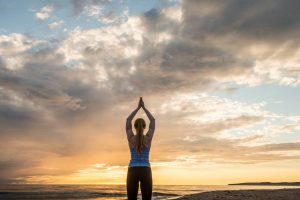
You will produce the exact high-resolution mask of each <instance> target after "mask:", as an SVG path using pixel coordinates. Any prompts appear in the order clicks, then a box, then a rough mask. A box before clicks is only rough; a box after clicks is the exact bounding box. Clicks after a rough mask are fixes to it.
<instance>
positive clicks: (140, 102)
mask: <svg viewBox="0 0 300 200" xmlns="http://www.w3.org/2000/svg"><path fill="white" fill-rule="evenodd" d="M144 106H145V105H144V101H143V98H142V97H140V101H139V106H138V108H144Z"/></svg>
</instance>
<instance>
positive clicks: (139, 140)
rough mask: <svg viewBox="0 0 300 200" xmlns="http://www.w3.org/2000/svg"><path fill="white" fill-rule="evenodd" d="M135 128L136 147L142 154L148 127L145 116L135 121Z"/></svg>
mask: <svg viewBox="0 0 300 200" xmlns="http://www.w3.org/2000/svg"><path fill="white" fill-rule="evenodd" d="M134 128H135V130H136V138H135V144H134V148H135V150H136V152H137V153H138V154H141V152H142V149H143V147H144V146H145V144H144V134H143V132H144V129H145V128H146V123H145V120H144V119H143V118H137V119H136V120H135V122H134Z"/></svg>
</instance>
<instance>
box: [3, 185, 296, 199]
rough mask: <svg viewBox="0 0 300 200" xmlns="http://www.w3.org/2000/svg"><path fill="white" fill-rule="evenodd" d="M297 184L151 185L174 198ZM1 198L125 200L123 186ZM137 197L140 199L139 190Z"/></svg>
mask: <svg viewBox="0 0 300 200" xmlns="http://www.w3.org/2000/svg"><path fill="white" fill-rule="evenodd" d="M280 188H300V187H296V186H244V185H154V186H153V197H152V199H153V200H163V199H174V198H177V197H180V196H182V195H186V194H192V193H199V192H205V191H214V190H238V189H280ZM0 199H44V200H48V199H51V200H54V199H96V200H104V199H107V200H125V199H127V198H126V185H38V184H36V185H29V184H28V185H19V184H12V185H0ZM138 199H141V192H140V190H139V194H138Z"/></svg>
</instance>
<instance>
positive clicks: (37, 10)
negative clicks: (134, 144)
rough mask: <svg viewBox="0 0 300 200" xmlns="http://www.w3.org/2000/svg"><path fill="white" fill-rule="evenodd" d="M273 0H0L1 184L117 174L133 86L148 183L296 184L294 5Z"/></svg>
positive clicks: (123, 167) (299, 82)
mask: <svg viewBox="0 0 300 200" xmlns="http://www.w3.org/2000/svg"><path fill="white" fill-rule="evenodd" d="M276 2H277V3H274V4H272V1H263V2H262V1H251V3H247V4H246V3H245V2H244V1H236V0H230V1H226V2H225V1H224V2H222V3H217V1H211V0H182V1H180V0H154V1H152V0H151V1H149V0H141V1H135V2H134V1H126V0H116V1H97V0H96V1H94V0H86V1H78V0H68V1H59V0H52V1H50V0H43V1H37V0H29V1H16V0H11V1H3V0H0V16H1V17H0V24H1V26H0V128H1V132H0V149H1V151H0V183H41V184H125V182H126V174H127V167H128V163H129V160H130V152H129V149H128V142H127V138H126V133H125V121H126V118H127V117H128V115H129V114H130V113H131V112H132V110H134V109H135V108H136V107H137V105H138V101H139V98H140V97H143V99H144V102H145V106H146V107H147V108H148V109H149V110H150V111H151V113H153V116H154V117H155V121H156V130H155V134H154V137H153V141H152V147H151V153H150V163H151V167H152V173H153V184H154V185H159V184H163V185H167V184H168V185H170V184H175V185H198V184H199V185H223V184H228V183H237V182H259V181H270V182H283V181H300V170H299V169H300V106H299V102H300V90H299V89H300V62H299V58H300V45H299V44H300V39H299V32H300V26H299V20H300V12H299V8H300V3H299V2H298V1H290V0H288V1H285V0H282V1H276ZM292 2H293V3H292ZM270 4H272V6H271V5H270ZM298 40H299V41H298ZM137 117H143V118H144V119H145V120H146V124H147V127H146V129H147V128H148V125H149V120H148V118H147V116H146V115H145V113H143V112H142V111H141V110H140V111H139V112H138V113H137V116H136V118H137Z"/></svg>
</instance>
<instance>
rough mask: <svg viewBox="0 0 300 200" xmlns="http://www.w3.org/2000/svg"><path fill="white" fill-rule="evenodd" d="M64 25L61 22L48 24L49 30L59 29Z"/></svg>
mask: <svg viewBox="0 0 300 200" xmlns="http://www.w3.org/2000/svg"><path fill="white" fill-rule="evenodd" d="M63 24H64V21H63V20H59V21H55V22H53V23H50V24H48V28H49V29H56V28H60V27H61V26H62V25H63Z"/></svg>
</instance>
